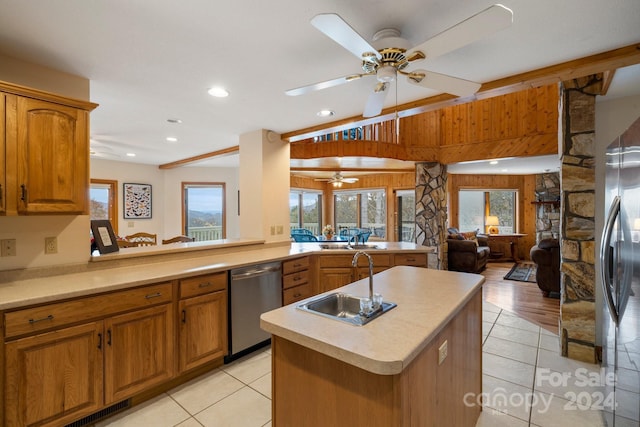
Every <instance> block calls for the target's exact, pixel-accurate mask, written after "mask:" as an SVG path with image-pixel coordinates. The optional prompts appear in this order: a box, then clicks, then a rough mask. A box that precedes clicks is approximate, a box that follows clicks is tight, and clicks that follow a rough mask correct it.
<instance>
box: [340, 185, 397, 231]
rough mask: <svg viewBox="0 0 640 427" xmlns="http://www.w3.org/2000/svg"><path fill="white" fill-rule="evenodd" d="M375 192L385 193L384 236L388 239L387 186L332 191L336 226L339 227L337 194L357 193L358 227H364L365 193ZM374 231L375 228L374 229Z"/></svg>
mask: <svg viewBox="0 0 640 427" xmlns="http://www.w3.org/2000/svg"><path fill="white" fill-rule="evenodd" d="M374 192H381V193H382V194H383V195H384V200H385V203H384V215H383V218H384V234H385V235H384V238H385V239H388V237H389V233H390V232H389V224H388V212H387V210H388V194H387V190H386V188H358V189H351V190H334V191H333V192H332V201H333V212H332V223H333V224H334V226H335V227H336V228H339V226H338V223H337V220H336V218H337V203H336V196H338V195H341V194H355V196H356V227H357V228H363V227H362V201H363V199H364V198H363V197H362V196H363V194H364V193H374ZM372 231H373V230H372Z"/></svg>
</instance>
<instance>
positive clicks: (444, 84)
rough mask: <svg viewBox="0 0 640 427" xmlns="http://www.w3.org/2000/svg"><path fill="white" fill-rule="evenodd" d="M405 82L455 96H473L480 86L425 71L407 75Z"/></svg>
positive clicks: (416, 71)
mask: <svg viewBox="0 0 640 427" xmlns="http://www.w3.org/2000/svg"><path fill="white" fill-rule="evenodd" d="M407 81H408V82H409V83H412V84H414V85H418V86H422V87H426V88H428V89H434V90H439V91H442V92H445V93H450V94H452V95H457V96H470V95H473V94H474V93H476V92H477V91H478V89H480V86H481V84H480V83H476V82H471V81H469V80H464V79H459V78H457V77H453V76H447V75H446V74H440V73H434V72H433V71H426V70H415V71H412V72H411V73H409V74H408V75H407Z"/></svg>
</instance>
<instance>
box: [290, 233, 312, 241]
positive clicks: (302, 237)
mask: <svg viewBox="0 0 640 427" xmlns="http://www.w3.org/2000/svg"><path fill="white" fill-rule="evenodd" d="M291 237H293V240H295V241H296V242H317V241H318V238H317V237H316V236H314V235H313V234H292V235H291Z"/></svg>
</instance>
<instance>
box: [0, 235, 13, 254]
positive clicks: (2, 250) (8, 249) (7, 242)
mask: <svg viewBox="0 0 640 427" xmlns="http://www.w3.org/2000/svg"><path fill="white" fill-rule="evenodd" d="M0 254H1V255H2V256H16V239H4V240H2V241H0Z"/></svg>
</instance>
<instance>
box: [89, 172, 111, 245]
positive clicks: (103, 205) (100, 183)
mask: <svg viewBox="0 0 640 427" xmlns="http://www.w3.org/2000/svg"><path fill="white" fill-rule="evenodd" d="M117 188H118V181H111V180H107V179H92V180H91V185H90V187H89V216H90V217H91V219H107V220H109V221H111V226H112V227H113V230H114V231H115V232H116V234H118V202H117V200H118V190H117Z"/></svg>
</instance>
